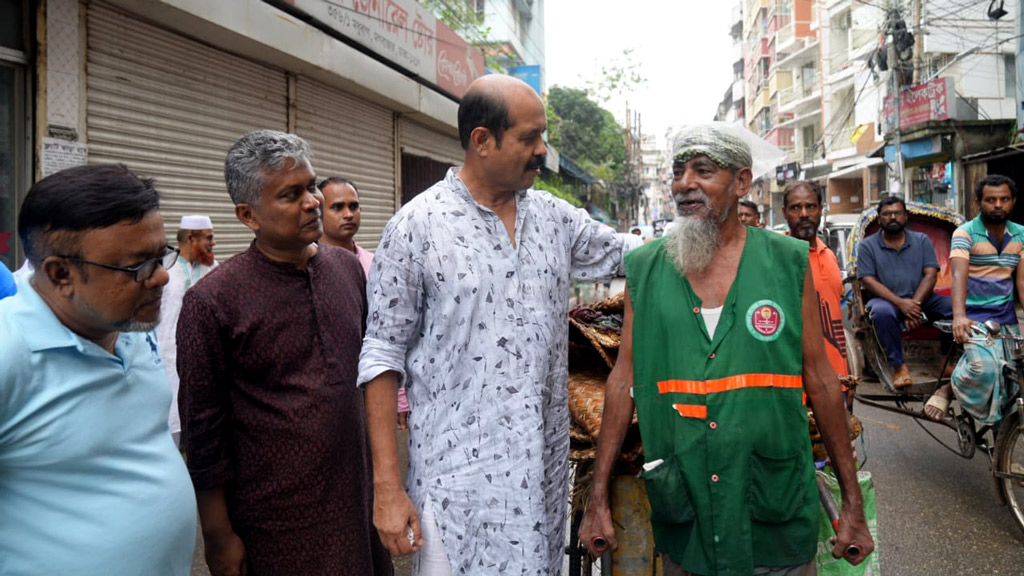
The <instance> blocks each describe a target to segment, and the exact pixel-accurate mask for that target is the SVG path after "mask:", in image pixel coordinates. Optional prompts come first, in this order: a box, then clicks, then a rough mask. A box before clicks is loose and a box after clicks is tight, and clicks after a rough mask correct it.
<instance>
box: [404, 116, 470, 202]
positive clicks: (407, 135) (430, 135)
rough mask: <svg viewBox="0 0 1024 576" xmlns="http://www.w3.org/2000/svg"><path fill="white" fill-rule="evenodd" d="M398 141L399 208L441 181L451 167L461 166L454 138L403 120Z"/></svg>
mask: <svg viewBox="0 0 1024 576" xmlns="http://www.w3.org/2000/svg"><path fill="white" fill-rule="evenodd" d="M399 133H400V134H401V140H402V204H405V203H406V202H408V201H409V200H412V198H413V197H414V196H416V195H417V194H419V193H420V192H422V191H424V190H426V189H427V188H429V187H431V186H433V185H434V183H435V182H437V181H438V180H440V179H442V178H444V175H445V173H447V172H448V168H449V167H451V166H461V165H462V160H463V157H464V153H463V150H462V145H461V144H460V143H459V140H458V138H455V137H452V136H448V135H446V134H442V133H440V132H437V131H436V130H432V129H430V128H428V127H426V126H424V125H422V124H418V123H416V122H413V121H411V120H408V119H406V118H402V119H401V126H400V129H399Z"/></svg>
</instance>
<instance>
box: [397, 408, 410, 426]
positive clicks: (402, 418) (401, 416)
mask: <svg viewBox="0 0 1024 576" xmlns="http://www.w3.org/2000/svg"><path fill="white" fill-rule="evenodd" d="M398 429H399V430H408V429H409V413H408V412H399V413H398Z"/></svg>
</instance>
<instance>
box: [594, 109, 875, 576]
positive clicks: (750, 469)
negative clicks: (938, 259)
mask: <svg viewBox="0 0 1024 576" xmlns="http://www.w3.org/2000/svg"><path fill="white" fill-rule="evenodd" d="M740 130H742V129H737V128H735V127H731V126H725V125H719V124H712V125H705V126H697V127H691V128H687V129H685V130H683V131H682V132H681V133H680V134H679V135H678V136H677V137H676V139H675V145H674V146H673V180H672V194H673V197H674V199H675V201H676V205H677V207H678V217H677V219H676V224H677V225H676V226H675V227H674V228H673V229H672V230H671V231H670V232H669V233H668V234H667V235H666V236H665V237H664V238H661V239H658V240H654V241H652V242H649V243H647V244H646V245H644V246H643V247H641V248H638V249H636V250H634V251H633V252H631V253H630V254H628V255H627V256H626V279H627V290H626V304H625V316H624V321H623V328H622V345H621V347H620V349H619V356H618V360H617V362H616V365H615V368H614V369H613V371H612V373H611V375H610V376H609V378H608V383H607V389H606V397H605V405H604V419H603V424H602V427H601V435H600V439H599V442H598V449H597V460H596V464H595V472H594V481H593V485H592V488H591V493H590V501H589V504H588V508H587V513H586V516H585V518H584V521H583V524H582V526H581V528H580V539H581V540H582V541H583V542H584V543H586V544H587V545H588V546H590V548H591V551H592V552H594V553H599V552H600V551H601V550H599V549H598V547H597V546H595V544H594V542H600V540H599V539H601V538H603V539H604V540H605V541H606V542H607V543H608V545H609V546H610V547H611V548H612V549H615V547H616V546H617V543H616V540H615V530H614V527H613V524H612V519H611V514H610V511H609V506H608V485H609V477H610V475H611V470H612V467H613V465H614V463H615V461H616V457H617V454H618V452H619V449H620V447H621V444H622V439H623V436H624V435H625V432H626V429H627V427H628V426H629V423H630V420H631V417H632V414H633V408H634V405H635V407H636V409H637V414H638V419H639V424H640V432H641V435H642V437H643V444H644V454H645V458H646V460H647V463H646V464H645V465H644V472H643V474H642V477H643V478H644V479H645V482H646V486H647V493H648V498H649V499H650V502H651V509H652V514H651V524H652V528H653V530H654V538H655V548H656V549H657V550H658V552H660V553H661V554H662V557H663V559H664V563H665V574H666V575H677V576H678V575H703V576H715V575H719V574H721V575H726V574H728V575H740V574H748V575H749V574H757V575H771V576H782V575H785V576H805V575H811V574H815V565H814V557H815V554H816V551H817V539H818V522H819V507H818V496H817V490H816V487H815V472H814V466H813V462H812V457H811V447H810V441H809V436H808V433H807V411H806V409H805V407H804V394H805V393H806V397H807V400H809V401H810V403H811V405H812V406H813V408H814V411H815V415H816V418H817V421H818V425H819V427H820V429H821V431H822V435H823V436H824V440H825V445H826V447H827V449H828V452H829V455H830V456H831V458H832V462H833V464H834V466H835V468H836V470H837V476H838V479H839V484H840V486H841V488H842V515H841V517H840V520H839V530H838V534H837V537H836V541H835V546H834V548H833V550H832V553H833V555H835V556H836V557H837V558H838V557H841V556H843V555H846V554H847V553H846V551H847V550H848V547H849V546H850V545H856V546H857V547H859V548H860V550H861V551H862V553H861V554H859V555H856V556H853V555H847V556H846V559H847V560H848V561H849V562H850V563H851V564H857V563H859V562H861V561H863V560H864V558H865V557H866V556H867V555H868V554H870V553H871V551H872V550H873V549H874V543H873V541H872V538H871V535H870V534H869V532H868V528H867V524H866V522H865V519H864V512H863V503H862V499H861V494H860V490H859V488H858V484H857V478H856V472H855V469H854V461H853V456H852V453H851V449H850V443H849V441H848V440H847V435H846V424H845V423H846V418H845V415H844V410H843V402H842V395H841V389H840V385H839V381H838V380H837V378H836V375H835V373H834V372H833V370H832V369H831V367H830V366H829V363H828V359H827V357H826V355H825V348H824V346H823V339H822V334H821V326H820V323H819V322H818V308H817V305H816V304H815V302H814V294H815V292H814V286H813V284H812V280H811V275H810V272H809V271H808V269H807V261H808V255H807V245H806V244H805V243H802V242H800V241H799V240H796V239H793V238H787V237H785V236H781V235H777V234H773V233H771V232H768V231H765V230H761V229H758V228H750V227H746V226H744V225H743V224H742V223H741V222H740V221H739V219H738V218H737V217H736V210H737V203H738V201H739V199H740V198H742V197H743V196H744V195H746V193H747V192H748V190H749V188H750V184H751V181H752V179H753V176H754V175H753V173H752V170H751V166H752V164H753V163H752V158H751V145H750V141H751V139H752V138H753V136H752V135H750V134H747V133H743V132H740ZM634 399H635V400H634Z"/></svg>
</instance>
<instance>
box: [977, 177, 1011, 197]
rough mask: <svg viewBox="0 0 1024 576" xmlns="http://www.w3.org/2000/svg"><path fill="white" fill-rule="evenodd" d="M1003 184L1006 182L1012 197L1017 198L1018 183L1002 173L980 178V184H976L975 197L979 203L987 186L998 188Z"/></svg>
mask: <svg viewBox="0 0 1024 576" xmlns="http://www.w3.org/2000/svg"><path fill="white" fill-rule="evenodd" d="M1003 184H1006V187H1007V188H1009V189H1010V197H1011V198H1016V197H1017V185H1016V184H1014V182H1013V180H1011V179H1009V178H1007V177H1006V176H1003V175H1002V174H989V175H988V176H985V177H984V178H982V179H981V180H979V181H978V184H977V185H975V186H974V199H975V200H977V201H978V204H981V193H982V192H983V191H984V190H985V187H986V186H992V187H993V188H998V187H1000V186H1002V185H1003Z"/></svg>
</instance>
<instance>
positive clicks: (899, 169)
mask: <svg viewBox="0 0 1024 576" xmlns="http://www.w3.org/2000/svg"><path fill="white" fill-rule="evenodd" d="M899 16H900V14H899V8H893V9H892V10H891V11H890V12H889V19H888V22H887V23H886V24H887V26H886V27H887V30H886V32H887V34H888V35H889V36H890V41H889V48H888V58H887V60H888V66H889V77H890V80H891V84H890V88H889V91H890V92H891V93H892V99H893V111H894V112H895V114H894V126H893V130H894V131H895V132H896V142H895V144H896V151H895V152H896V153H895V157H896V158H895V160H896V180H895V181H894V182H892V186H891V188H892V189H891V190H890V191H889V192H890V194H898V193H900V192H902V193H903V200H904V201H905V202H909V201H910V194H909V190H904V188H903V149H902V135H901V133H900V132H901V130H900V100H901V99H902V97H903V90H902V86H901V83H902V82H901V79H900V67H901V63H900V56H899V50H898V49H897V48H896V34H895V32H896V21H897V20H898V19H899Z"/></svg>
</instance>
